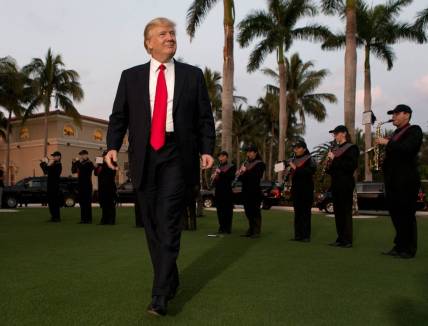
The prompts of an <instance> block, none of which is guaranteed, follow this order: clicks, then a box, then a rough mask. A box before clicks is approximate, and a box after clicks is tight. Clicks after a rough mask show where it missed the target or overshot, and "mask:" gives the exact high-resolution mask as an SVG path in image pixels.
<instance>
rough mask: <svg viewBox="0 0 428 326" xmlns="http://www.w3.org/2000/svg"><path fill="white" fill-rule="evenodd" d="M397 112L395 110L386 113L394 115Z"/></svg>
mask: <svg viewBox="0 0 428 326" xmlns="http://www.w3.org/2000/svg"><path fill="white" fill-rule="evenodd" d="M394 113H395V111H394V110H389V111H388V112H386V114H394Z"/></svg>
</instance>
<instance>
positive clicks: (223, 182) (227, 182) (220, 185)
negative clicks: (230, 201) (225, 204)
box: [214, 163, 236, 196]
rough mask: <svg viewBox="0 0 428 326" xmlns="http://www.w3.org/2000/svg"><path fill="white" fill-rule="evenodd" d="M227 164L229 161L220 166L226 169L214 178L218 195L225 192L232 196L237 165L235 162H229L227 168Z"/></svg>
mask: <svg viewBox="0 0 428 326" xmlns="http://www.w3.org/2000/svg"><path fill="white" fill-rule="evenodd" d="M227 165H228V163H225V164H222V165H220V168H221V169H225V171H222V172H220V173H219V174H218V176H217V178H216V179H215V180H214V186H215V193H216V196H217V195H223V194H224V195H227V196H230V194H231V192H232V182H233V180H234V179H235V174H236V166H235V165H234V164H229V165H228V168H227V169H226V166H227Z"/></svg>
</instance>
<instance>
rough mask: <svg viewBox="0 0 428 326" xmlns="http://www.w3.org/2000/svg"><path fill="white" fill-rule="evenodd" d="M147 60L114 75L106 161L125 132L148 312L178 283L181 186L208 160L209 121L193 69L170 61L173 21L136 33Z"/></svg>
mask: <svg viewBox="0 0 428 326" xmlns="http://www.w3.org/2000/svg"><path fill="white" fill-rule="evenodd" d="M144 45H145V47H146V49H147V51H148V52H149V54H150V55H151V60H150V62H148V63H146V64H143V65H140V66H136V67H133V68H130V69H127V70H125V71H124V72H123V73H122V76H121V78H120V82H119V86H118V90H117V94H116V98H115V101H114V106H113V112H112V114H111V116H110V121H109V128H108V132H107V147H108V150H109V152H108V153H107V155H106V162H107V164H108V165H109V167H110V168H116V167H115V162H116V161H117V152H118V151H119V149H120V147H121V145H122V140H123V137H124V135H125V133H126V131H127V130H128V131H129V137H128V139H129V147H128V152H129V164H130V172H131V180H132V182H133V183H134V187H135V189H136V194H137V200H138V202H139V205H140V207H141V214H142V219H143V223H144V227H145V232H146V238H147V242H148V247H149V251H150V256H151V259H152V264H153V269H154V281H153V289H152V301H151V304H150V305H149V307H148V312H149V313H150V314H154V315H165V314H166V313H167V303H168V300H170V299H172V298H173V297H174V296H175V294H176V291H177V288H178V285H179V279H178V269H177V264H176V260H177V257H178V254H179V248H180V235H181V216H182V213H183V209H184V203H185V192H186V187H194V186H195V185H197V184H199V168H200V158H199V155H201V160H202V167H203V168H210V167H211V166H212V164H213V161H214V160H213V158H212V156H211V155H212V153H213V151H214V146H215V129H214V119H213V115H212V112H211V107H210V101H209V98H208V92H207V88H206V85H205V81H204V76H203V73H202V71H201V70H200V69H199V68H196V67H193V66H190V65H187V64H183V63H180V62H177V61H175V60H174V59H173V56H174V54H175V51H176V48H177V46H176V38H175V24H174V23H173V22H172V21H170V20H169V19H166V18H156V19H154V20H152V21H150V22H149V23H148V24H147V26H146V28H145V30H144Z"/></svg>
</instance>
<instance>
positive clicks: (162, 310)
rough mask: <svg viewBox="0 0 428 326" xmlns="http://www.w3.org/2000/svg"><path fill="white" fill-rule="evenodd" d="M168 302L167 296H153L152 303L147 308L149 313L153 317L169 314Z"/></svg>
mask: <svg viewBox="0 0 428 326" xmlns="http://www.w3.org/2000/svg"><path fill="white" fill-rule="evenodd" d="M167 302H168V300H167V298H166V296H162V295H155V296H153V298H152V302H151V303H150V304H149V306H148V307H147V313H149V314H150V315H153V316H165V315H166V314H167Z"/></svg>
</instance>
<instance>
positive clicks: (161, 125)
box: [150, 65, 168, 151]
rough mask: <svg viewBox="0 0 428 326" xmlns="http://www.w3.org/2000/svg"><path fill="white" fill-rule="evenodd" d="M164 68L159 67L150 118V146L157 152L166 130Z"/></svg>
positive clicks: (162, 143) (163, 142) (161, 144)
mask: <svg viewBox="0 0 428 326" xmlns="http://www.w3.org/2000/svg"><path fill="white" fill-rule="evenodd" d="M164 70H165V66H164V65H160V66H159V74H158V80H157V83H156V95H155V104H154V109H153V117H152V128H151V132H150V145H152V147H153V149H154V150H156V151H157V150H159V149H160V148H162V146H163V145H164V144H165V128H166V106H167V101H168V90H167V88H166V80H165V73H164Z"/></svg>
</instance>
